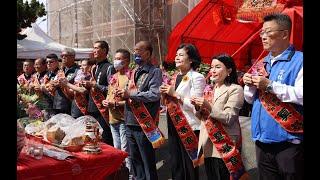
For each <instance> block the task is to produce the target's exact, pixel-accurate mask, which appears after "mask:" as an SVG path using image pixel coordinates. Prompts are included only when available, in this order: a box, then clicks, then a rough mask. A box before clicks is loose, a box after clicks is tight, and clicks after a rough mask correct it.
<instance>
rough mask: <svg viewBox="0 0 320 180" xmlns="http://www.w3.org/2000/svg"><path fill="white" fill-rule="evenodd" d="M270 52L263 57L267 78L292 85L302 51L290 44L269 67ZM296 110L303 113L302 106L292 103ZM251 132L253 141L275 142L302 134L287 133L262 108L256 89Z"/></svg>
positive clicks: (300, 61) (299, 64)
mask: <svg viewBox="0 0 320 180" xmlns="http://www.w3.org/2000/svg"><path fill="white" fill-rule="evenodd" d="M271 58H272V56H271V53H269V54H268V56H266V57H265V59H264V63H265V69H266V71H267V72H268V74H269V79H270V80H272V81H276V82H280V83H282V84H287V85H291V86H294V83H295V80H296V78H297V76H298V73H299V71H300V70H301V68H302V67H303V53H302V52H300V51H295V49H294V47H293V46H292V45H291V46H289V48H288V49H286V50H285V51H284V52H283V53H282V55H281V56H280V57H279V58H277V60H276V61H275V62H274V63H273V65H272V67H271ZM292 105H294V107H295V108H296V110H297V111H298V112H300V113H301V114H302V115H303V106H301V105H296V104H292ZM251 119H252V122H251V133H252V139H253V140H254V141H256V140H258V141H261V142H263V143H276V142H284V141H291V140H293V139H300V140H303V135H302V134H295V133H289V132H287V131H286V130H285V129H283V128H282V127H281V125H280V124H279V123H278V122H276V121H275V120H274V119H273V118H272V117H271V116H270V115H269V114H268V112H267V111H266V110H265V109H264V108H263V106H262V105H261V102H260V100H259V94H258V91H257V93H256V95H255V98H254V102H253V108H252V115H251Z"/></svg>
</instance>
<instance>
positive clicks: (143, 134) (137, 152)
mask: <svg viewBox="0 0 320 180" xmlns="http://www.w3.org/2000/svg"><path fill="white" fill-rule="evenodd" d="M151 54H152V46H151V43H150V42H148V41H140V42H138V43H137V44H136V45H135V47H134V59H135V63H136V64H137V65H138V68H137V69H136V70H135V71H134V72H133V75H131V77H130V80H129V84H128V87H127V89H122V90H120V89H119V90H117V91H116V95H117V96H119V97H121V98H122V99H124V100H126V105H125V111H124V117H125V124H126V133H127V138H128V144H129V149H130V157H131V159H132V167H133V172H134V175H135V178H136V179H139V180H142V179H146V180H151V179H152V180H157V179H158V176H157V170H156V161H155V151H154V149H153V148H156V147H159V145H160V144H161V140H162V136H161V135H159V134H160V132H159V130H158V128H157V127H156V126H155V125H154V119H155V118H156V116H157V113H158V111H159V108H160V92H159V87H160V85H161V82H162V73H161V70H160V69H159V68H156V67H155V66H153V65H152V64H151ZM140 107H143V108H140ZM137 109H139V110H137ZM142 121H144V122H143V123H142ZM147 121H148V123H146V122H147ZM146 126H147V127H148V128H150V127H151V128H150V129H153V130H151V131H150V133H147V131H146V129H145V127H146ZM152 133H155V134H157V135H158V136H157V137H160V138H159V139H157V138H155V139H157V140H156V141H154V137H152V136H151V135H150V134H152ZM149 139H150V141H149Z"/></svg>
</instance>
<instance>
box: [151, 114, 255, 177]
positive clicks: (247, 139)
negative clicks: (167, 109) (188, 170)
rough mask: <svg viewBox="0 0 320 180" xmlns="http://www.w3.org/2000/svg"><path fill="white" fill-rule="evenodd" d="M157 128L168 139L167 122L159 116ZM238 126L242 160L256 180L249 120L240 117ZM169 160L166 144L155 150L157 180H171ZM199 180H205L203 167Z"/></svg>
mask: <svg viewBox="0 0 320 180" xmlns="http://www.w3.org/2000/svg"><path fill="white" fill-rule="evenodd" d="M160 118H161V119H160V123H159V127H160V129H161V131H162V132H163V133H164V136H165V137H166V139H167V138H168V131H167V121H166V117H164V116H160ZM240 125H241V129H242V138H243V139H242V156H243V157H242V158H243V161H244V164H245V167H246V169H247V171H248V173H249V175H250V179H251V180H256V179H258V178H257V170H256V159H255V149H254V143H253V142H252V141H251V134H250V119H249V118H248V117H240ZM169 159H170V154H169V153H168V144H167V143H166V144H165V145H163V146H162V147H161V148H160V149H157V150H156V160H157V170H158V177H159V180H169V179H171V174H170V170H169V168H170V164H169V163H168V162H169ZM199 175H200V177H199V180H207V177H206V174H205V169H204V167H203V166H201V167H200V172H199Z"/></svg>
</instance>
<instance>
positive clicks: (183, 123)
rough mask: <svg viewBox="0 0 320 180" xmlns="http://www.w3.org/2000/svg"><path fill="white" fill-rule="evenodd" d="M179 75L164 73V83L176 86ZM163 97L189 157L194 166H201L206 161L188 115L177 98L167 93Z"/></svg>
mask: <svg viewBox="0 0 320 180" xmlns="http://www.w3.org/2000/svg"><path fill="white" fill-rule="evenodd" d="M177 75H178V73H174V74H173V75H172V78H170V77H169V76H168V75H163V77H162V79H163V83H165V84H170V85H172V86H175V84H176V79H177ZM185 77H187V76H185ZM182 79H184V78H182ZM163 98H164V102H165V105H166V106H167V111H168V113H169V116H170V119H171V121H172V123H173V125H174V127H175V129H176V131H177V133H178V135H179V138H180V140H181V142H182V144H183V146H184V148H185V150H186V152H187V153H188V156H189V158H190V159H191V161H192V163H193V167H196V166H200V165H201V164H203V162H204V156H203V154H198V144H199V140H198V137H197V136H196V134H195V133H194V132H193V130H192V128H191V126H190V124H189V123H188V120H187V118H186V116H185V115H184V114H183V112H182V110H181V108H180V106H179V102H178V100H177V98H173V97H171V96H167V95H166V96H164V97H163ZM199 156H200V157H199Z"/></svg>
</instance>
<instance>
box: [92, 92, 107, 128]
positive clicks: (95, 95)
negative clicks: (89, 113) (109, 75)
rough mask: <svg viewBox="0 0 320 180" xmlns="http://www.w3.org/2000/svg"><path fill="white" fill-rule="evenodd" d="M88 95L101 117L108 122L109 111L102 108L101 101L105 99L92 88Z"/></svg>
mask: <svg viewBox="0 0 320 180" xmlns="http://www.w3.org/2000/svg"><path fill="white" fill-rule="evenodd" d="M90 95H91V97H92V100H93V102H94V104H95V105H96V106H97V108H98V110H99V112H100V114H101V116H102V117H103V119H104V120H105V121H106V122H109V109H108V108H106V107H104V106H103V104H102V101H103V100H105V99H106V98H105V97H104V95H103V93H102V92H101V91H100V90H99V89H98V88H96V87H92V88H91V90H90Z"/></svg>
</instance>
